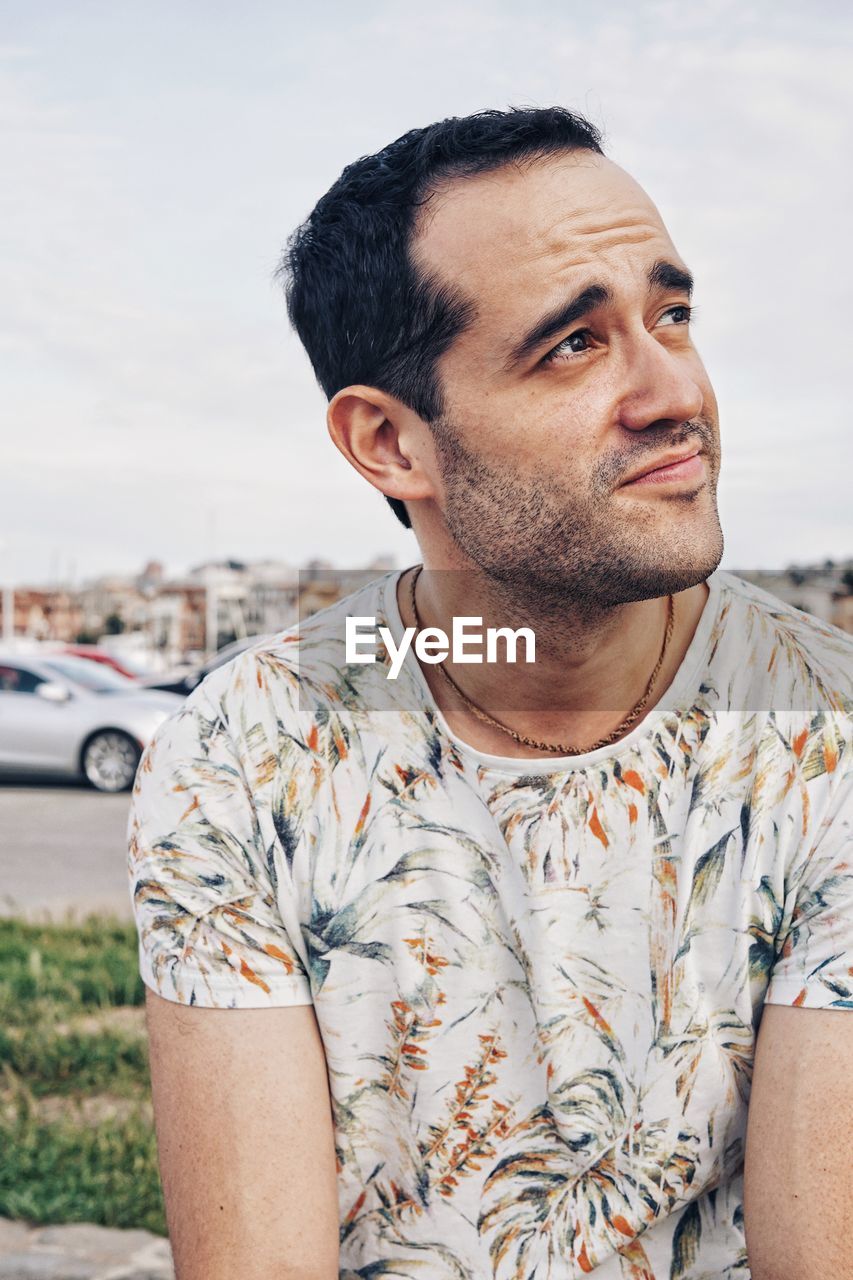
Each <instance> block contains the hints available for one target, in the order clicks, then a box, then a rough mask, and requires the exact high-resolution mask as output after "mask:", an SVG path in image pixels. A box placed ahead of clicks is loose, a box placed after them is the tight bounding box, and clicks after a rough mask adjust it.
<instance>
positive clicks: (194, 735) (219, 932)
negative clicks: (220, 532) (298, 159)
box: [127, 681, 312, 1009]
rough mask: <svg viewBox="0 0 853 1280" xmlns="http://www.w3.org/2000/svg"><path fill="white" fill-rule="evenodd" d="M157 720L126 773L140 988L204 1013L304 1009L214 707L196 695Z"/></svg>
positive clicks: (211, 698) (261, 851)
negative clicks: (132, 770) (130, 775)
mask: <svg viewBox="0 0 853 1280" xmlns="http://www.w3.org/2000/svg"><path fill="white" fill-rule="evenodd" d="M208 683H209V681H205V682H204V683H203V684H202V685H200V686H198V687H197V688H196V689H194V690H193V692H192V694H191V695H190V697H189V698H188V700H187V702H186V703H184V704H183V705H182V706H181V707H179V709H178V711H177V712H175V713H173V714H172V716H171V717H170V718H169V719H168V720H166V721H164V722H163V723H162V724H161V725H160V726H159V728H158V729H157V731H156V733H155V734H154V736H153V738H152V739H151V741H150V742H149V744H148V746H147V748H146V749H145V751H144V753H143V755H142V758H141V760H140V763H139V768H138V770H137V775H136V780H135V782H134V787H133V793H132V798H131V808H130V815H129V818H128V825H127V850H128V867H129V873H130V881H131V895H132V901H133V911H134V916H135V920H136V926H137V932H138V936H139V966H140V972H141V974H142V978H143V980H144V982H145V983H146V985H147V986H148V987H150V988H151V989H152V990H153V991H155V992H157V994H158V995H161V996H163V997H164V998H165V999H167V1000H173V1001H176V1002H179V1003H181V1004H193V1005H201V1006H206V1007H210V1008H232V1009H254V1008H268V1007H273V1006H279V1005H297V1004H310V1003H311V1002H312V1001H311V988H310V985H309V982H308V977H307V975H306V972H305V968H304V966H303V964H302V962H301V960H300V958H299V956H298V954H297V951H296V949H295V948H294V946H293V944H292V942H291V939H290V937H289V936H288V933H287V930H286V928H285V925H284V922H283V920H282V916H281V912H280V910H279V906H278V901H277V896H276V891H275V888H274V879H275V877H276V864H275V862H274V850H272V849H271V850H269V851H267V850H266V849H265V848H264V847H263V846H264V841H263V838H262V834H261V829H260V825H259V821H258V814H257V811H256V808H255V805H254V801H253V798H252V795H251V792H250V788H249V784H248V781H247V779H246V776H245V773H244V771H243V768H242V767H241V761H240V758H239V756H238V754H237V752H236V750H235V747H234V743H233V741H232V740H231V738H230V736H229V732H228V727H227V724H226V722H225V717H224V714H223V711H222V706H221V704H220V703H217V700H216V697H215V695H211V694H210V693H209V691H208V690H207V688H206V686H207V684H208Z"/></svg>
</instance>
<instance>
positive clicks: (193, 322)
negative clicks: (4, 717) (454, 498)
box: [0, 0, 853, 585]
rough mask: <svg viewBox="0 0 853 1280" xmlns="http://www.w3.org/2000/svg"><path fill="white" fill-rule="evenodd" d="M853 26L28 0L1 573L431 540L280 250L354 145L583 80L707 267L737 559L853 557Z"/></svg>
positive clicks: (343, 562)
mask: <svg viewBox="0 0 853 1280" xmlns="http://www.w3.org/2000/svg"><path fill="white" fill-rule="evenodd" d="M851 37H853V10H851V8H850V6H848V5H845V4H843V3H833V2H832V0H821V2H818V3H815V4H813V5H809V6H804V5H802V4H800V3H793V2H791V0H769V2H767V3H765V2H764V0H761V2H757V3H750V2H749V0H703V3H702V4H697V5H685V4H683V3H680V2H675V0H654V2H643V0H639V3H636V2H635V3H623V2H622V0H610V2H609V3H608V4H606V5H602V6H598V7H596V6H590V5H589V4H588V3H578V2H577V0H560V2H559V3H553V2H552V0H540V3H539V4H537V5H536V6H522V5H519V4H517V3H515V4H510V3H501V2H500V0H484V2H482V3H476V2H471V0H449V2H445V0H431V3H430V4H429V5H428V6H423V5H418V4H412V3H406V2H405V0H393V2H389V3H384V2H374V0H360V3H359V4H358V5H352V4H344V3H324V2H323V0H315V2H314V3H311V4H304V3H298V4H297V3H292V2H288V0H283V2H281V0H280V2H278V3H274V2H273V0H241V3H240V4H239V5H238V4H236V3H235V2H233V0H232V3H224V2H221V0H169V3H163V2H161V0H145V2H144V3H143V0H137V2H135V3H127V2H122V0H91V2H86V0H61V2H59V0H40V3H39V4H36V5H34V4H32V3H28V2H26V0H21V2H20V3H6V2H5V0H0V172H2V174H3V182H2V184H0V361H2V365H3V369H4V373H3V393H2V397H0V415H2V417H0V433H2V467H0V581H3V582H6V583H11V584H14V585H23V584H33V585H36V584H39V583H44V582H47V581H52V580H64V581H71V582H76V583H79V582H81V581H83V580H86V579H88V578H91V577H93V576H95V575H99V574H108V573H118V574H122V573H133V572H136V571H138V570H139V569H140V568H141V567H142V566H143V564H144V563H145V562H146V561H147V560H149V559H159V560H161V561H163V563H164V564H165V566H166V569H167V571H168V572H170V573H181V572H184V571H186V569H187V568H189V567H191V566H192V565H194V564H198V563H200V562H202V561H205V560H207V559H211V558H225V557H229V558H234V559H245V560H252V559H269V558H272V559H281V560H283V561H285V562H287V563H289V564H291V565H300V564H304V563H305V562H306V561H307V560H308V559H310V558H312V557H321V558H324V559H327V560H329V561H331V562H332V563H333V564H335V565H338V566H341V567H357V566H360V565H364V564H367V563H369V562H370V561H371V560H372V559H373V558H374V557H376V556H378V555H388V556H391V557H392V558H393V560H394V561H395V562H396V563H397V564H399V565H405V564H411V563H415V562H417V561H418V560H419V559H420V556H419V554H418V549H417V544H416V543H415V540H414V536H413V535H412V534H411V533H410V532H408V531H406V530H404V529H403V528H402V526H401V525H399V523H398V522H397V521H396V519H395V517H394V516H393V514H392V513H391V511H390V510H389V508H388V506H387V504H386V503H385V501H384V499H383V498H382V497H381V496H380V495H379V494H377V493H376V492H375V491H374V490H373V489H372V488H371V487H370V486H369V485H367V483H366V482H365V481H364V480H362V479H361V478H360V477H359V476H358V475H357V474H356V473H355V471H353V470H352V469H351V468H350V467H349V466H348V464H347V463H346V462H345V460H344V459H343V457H342V456H341V455H340V454H339V453H338V451H337V450H336V449H335V447H334V446H333V444H332V443H331V441H330V439H329V437H328V434H327V430H326V425H325V407H326V401H325V397H324V396H323V394H322V393H321V392H320V390H319V388H318V387H317V385H316V383H315V381H314V378H313V374H312V371H311V368H310V365H309V362H308V358H307V356H306V355H305V352H304V351H303V349H302V347H301V345H300V344H299V342H298V339H297V338H296V337H295V335H294V334H293V333H292V332H291V331H290V330H289V326H288V322H287V315H286V311H285V306H284V299H283V296H282V293H281V290H280V287H279V286H278V285H277V284H276V283H275V281H274V279H273V274H274V271H275V267H276V265H277V262H278V260H279V256H280V253H281V251H282V249H283V247H284V244H285V242H286V240H287V237H288V235H289V234H290V232H291V231H292V229H293V228H294V227H295V226H296V225H297V224H298V223H299V222H300V221H301V220H302V219H303V218H304V217H305V216H306V215H307V214H308V213H309V212H310V210H311V208H312V207H313V205H314V203H315V202H316V201H317V199H318V198H319V197H320V196H321V195H322V194H323V193H324V192H325V191H326V190H327V189H328V187H329V186H330V185H331V184H332V182H334V180H335V179H336V178H337V176H338V175H339V173H340V171H341V169H342V168H343V167H344V166H345V165H346V164H347V163H349V162H350V161H351V160H353V159H355V158H356V157H357V156H359V155H364V154H366V153H369V152H371V151H375V150H377V149H379V148H380V147H382V146H383V145H385V144H386V143H387V142H389V141H391V140H392V139H393V138H396V137H397V136H399V135H400V134H402V133H404V132H405V131H406V130H408V129H410V128H413V127H415V126H419V125H425V124H428V123H430V122H431V121H433V120H437V119H441V118H444V117H446V116H451V115H464V114H467V113H468V112H471V111H476V110H480V109H482V108H485V107H499V108H502V107H508V106H515V105H535V106H545V105H551V104H553V103H560V104H562V105H564V106H568V107H572V108H575V109H577V110H579V111H581V112H583V113H584V114H586V115H587V116H589V117H590V118H591V119H592V120H593V121H594V122H595V123H596V124H598V125H599V126H600V127H602V128H603V130H604V133H605V149H606V152H607V154H608V155H609V156H610V157H611V158H612V159H613V160H614V161H615V162H616V163H617V164H620V165H622V166H623V167H624V168H626V169H627V170H628V171H629V172H630V173H632V174H633V176H634V177H635V178H637V180H638V181H639V182H640V183H641V184H642V186H643V187H644V188H645V189H646V190H647V191H648V193H649V194H650V195H651V197H652V198H653V199H654V200H655V202H656V203H657V205H658V208H659V209H660V210H661V213H662V215H663V218H664V220H665V222H666V224H667V226H668V228H669V231H670V234H671V236H672V238H673V240H674V243H675V245H676V247H677V248H678V250H679V252H680V254H681V256H682V257H683V258H684V260H685V261H686V262H687V264H688V266H689V267H690V268H691V270H692V271H693V274H694V275H695V277H696V280H697V289H696V295H695V301H696V303H697V319H696V328H695V335H694V336H695V341H696V343H697V346H698V347H699V350H700V352H701V354H702V357H703V359H704V361H705V364H706V367H707V368H708V371H709V374H710V376H711V380H712V382H713V385H714V388H715V391H716V394H717V398H718V401H719V405H720V414H721V430H722V443H723V473H722V478H721V483H720V509H721V515H722V520H723V528H724V531H725V535H726V554H725V557H724V561H723V564H724V566H725V567H730V568H737V567H742V568H758V567H761V568H777V567H782V566H785V565H787V564H789V563H792V562H796V563H807V562H811V561H816V560H823V559H825V558H833V559H844V558H846V557H849V556H851V555H853V529H851V518H850V509H851V501H850V476H851V465H850V464H851V448H850V440H851V431H850V427H849V421H848V419H849V405H850V396H849V390H848V388H849V382H850V358H849V348H850V345H851V334H850V315H851V303H853V298H851V293H853V265H851V257H853V255H851V254H850V252H849V248H848V239H849V234H850V233H849V229H848V228H849V216H850V215H849V210H850V208H851V206H853V190H851V187H853V179H851V166H850V163H849V157H850V154H851V151H853V136H851V135H853V110H851V107H853V38H851Z"/></svg>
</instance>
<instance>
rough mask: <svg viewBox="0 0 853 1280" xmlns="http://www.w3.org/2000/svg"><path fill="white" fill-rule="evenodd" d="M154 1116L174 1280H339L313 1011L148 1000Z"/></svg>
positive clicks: (325, 1097) (323, 1077) (325, 1099)
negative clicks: (191, 1005) (204, 1006)
mask: <svg viewBox="0 0 853 1280" xmlns="http://www.w3.org/2000/svg"><path fill="white" fill-rule="evenodd" d="M147 1013H148V1030H149V1037H150V1044H151V1079H152V1086H153V1093H154V1116H155V1122H156V1127H157V1140H158V1145H159V1151H160V1170H161V1174H162V1179H163V1190H164V1194H165V1198H166V1213H167V1218H168V1224H169V1233H170V1236H171V1241H172V1249H173V1251H174V1255H175V1265H176V1271H177V1278H178V1280H234V1277H235V1276H239V1277H240V1280H337V1276H338V1202H337V1186H336V1166H335V1149H334V1130H333V1123H332V1114H331V1105H330V1101H329V1088H328V1077H327V1072H326V1063H325V1058H324V1055H323V1047H322V1042H321V1039H320V1034H319V1031H318V1028H317V1022H316V1018H315V1015H314V1009H313V1007H312V1006H311V1005H296V1006H293V1007H288V1008H277V1009H200V1008H189V1007H187V1006H186V1005H180V1004H175V1003H174V1002H170V1001H167V1000H163V999H161V997H159V996H156V995H154V994H153V993H151V992H150V991H149V992H148V994H147Z"/></svg>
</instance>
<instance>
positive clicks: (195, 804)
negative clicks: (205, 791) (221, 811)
mask: <svg viewBox="0 0 853 1280" xmlns="http://www.w3.org/2000/svg"><path fill="white" fill-rule="evenodd" d="M199 803H200V801H199V798H198V796H196V798H195V800H193V802H192V804H191V805H190V807H189V808H188V809H184V811H183V813H182V814H181V816H180V818H178V822H179V823H181V822H183V821H184V820H185V819H186V818H188V817H189V816H190V814H191V813H192V811H193V809H197V808H198V806H199Z"/></svg>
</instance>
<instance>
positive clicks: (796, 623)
mask: <svg viewBox="0 0 853 1280" xmlns="http://www.w3.org/2000/svg"><path fill="white" fill-rule="evenodd" d="M715 576H716V577H717V579H718V581H719V587H720V592H721V597H722V598H721V602H720V608H719V610H718V613H717V619H716V627H715V637H714V640H715V645H716V646H719V647H721V648H723V647H724V648H725V649H726V651H727V653H728V656H729V661H730V663H731V664H732V666H733V667H736V668H737V669H738V670H739V672H740V673H741V677H742V678H749V679H751V680H752V681H753V683H755V682H759V683H761V684H762V685H767V686H770V685H774V686H775V687H776V689H777V691H778V690H780V689H782V688H783V687H784V686H785V685H786V684H787V686H788V687H789V690H790V693H791V695H792V698H793V699H794V705H792V708H791V709H796V706H797V705H799V703H802V709H808V708H810V709H812V710H814V711H821V710H836V711H842V712H845V713H847V714H849V713H850V711H851V710H853V635H850V634H848V633H847V632H845V631H842V630H841V629H840V628H839V627H836V626H833V624H832V623H830V622H827V621H825V620H824V619H822V618H818V617H817V616H816V615H815V614H812V613H807V612H806V611H805V610H803V609H800V608H798V607H797V606H796V605H793V604H790V603H788V601H786V600H782V599H780V597H778V596H776V595H773V594H772V593H771V592H769V591H767V590H765V589H764V588H762V587H759V586H757V585H756V584H755V583H752V582H749V581H747V580H746V579H745V578H742V577H740V576H739V575H737V574H734V573H729V572H723V571H718V573H717V574H716V575H715Z"/></svg>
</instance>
